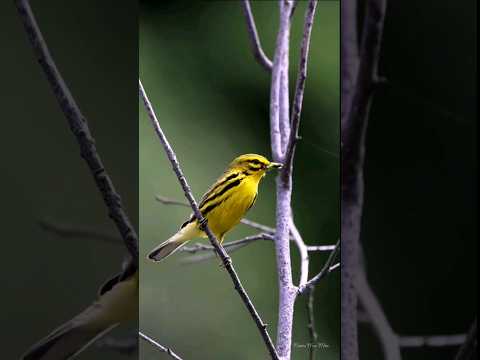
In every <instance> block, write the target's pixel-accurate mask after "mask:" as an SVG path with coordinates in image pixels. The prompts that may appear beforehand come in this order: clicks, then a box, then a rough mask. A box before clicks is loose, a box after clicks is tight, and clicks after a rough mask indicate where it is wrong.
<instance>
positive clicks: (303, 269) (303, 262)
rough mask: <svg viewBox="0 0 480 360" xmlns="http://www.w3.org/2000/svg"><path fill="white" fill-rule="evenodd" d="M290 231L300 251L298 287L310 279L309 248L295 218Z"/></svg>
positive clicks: (291, 220)
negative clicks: (296, 224)
mask: <svg viewBox="0 0 480 360" xmlns="http://www.w3.org/2000/svg"><path fill="white" fill-rule="evenodd" d="M290 232H291V234H292V237H293V241H294V242H295V244H296V245H297V248H298V252H299V253H300V281H299V283H298V287H302V286H303V285H305V284H306V283H307V281H308V267H309V259H308V248H307V246H306V245H305V242H304V241H303V239H302V236H301V235H300V232H299V231H298V229H297V227H296V226H295V223H294V221H293V218H291V219H290Z"/></svg>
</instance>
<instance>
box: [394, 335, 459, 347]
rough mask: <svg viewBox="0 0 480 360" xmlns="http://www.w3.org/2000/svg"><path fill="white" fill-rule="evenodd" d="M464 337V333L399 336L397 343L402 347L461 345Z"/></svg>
mask: <svg viewBox="0 0 480 360" xmlns="http://www.w3.org/2000/svg"><path fill="white" fill-rule="evenodd" d="M466 338H467V335H465V334H454V335H426V336H399V337H398V343H399V345H400V347H403V348H417V347H446V346H458V345H462V344H463V343H464V342H465V340H466Z"/></svg>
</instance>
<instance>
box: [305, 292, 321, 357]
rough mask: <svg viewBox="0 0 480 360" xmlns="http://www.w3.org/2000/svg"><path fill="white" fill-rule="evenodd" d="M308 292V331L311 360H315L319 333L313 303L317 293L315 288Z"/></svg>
mask: <svg viewBox="0 0 480 360" xmlns="http://www.w3.org/2000/svg"><path fill="white" fill-rule="evenodd" d="M306 292H307V295H308V297H307V319H308V320H307V329H308V334H309V336H310V345H311V346H309V350H310V351H309V359H310V360H314V359H315V348H316V346H315V344H316V343H317V341H318V334H317V331H316V330H315V312H314V309H313V303H314V298H315V295H314V292H315V286H309V287H308V288H307V290H306Z"/></svg>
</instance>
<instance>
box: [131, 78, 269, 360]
mask: <svg viewBox="0 0 480 360" xmlns="http://www.w3.org/2000/svg"><path fill="white" fill-rule="evenodd" d="M139 93H140V97H141V98H142V100H143V102H144V104H145V108H146V110H147V113H148V116H149V118H150V120H151V122H152V125H153V127H154V129H155V132H156V134H157V135H158V138H159V140H160V142H161V144H162V146H163V148H164V150H165V153H166V155H167V157H168V159H169V160H170V163H171V164H172V168H173V171H174V172H175V175H176V176H177V178H178V181H179V182H180V185H181V186H182V189H183V191H184V193H185V197H186V198H187V200H188V202H189V203H190V205H191V207H192V210H193V213H194V215H195V217H196V219H197V221H198V224H199V226H200V229H202V230H203V231H204V232H205V233H206V234H207V236H208V238H209V240H210V243H211V244H212V246H213V247H214V248H215V251H216V252H217V254H218V255H219V256H220V258H221V260H222V262H223V265H224V267H225V269H226V271H227V272H228V274H229V275H230V277H231V279H232V282H233V284H234V286H235V290H237V291H238V293H239V295H240V297H241V299H242V301H243V303H244V304H245V307H246V308H247V310H248V311H249V313H250V315H251V316H252V318H253V320H254V321H255V324H256V325H257V328H258V330H259V331H260V334H261V336H262V339H263V341H264V342H265V345H266V346H267V349H268V351H269V353H270V355H271V357H272V358H273V359H278V355H277V352H276V350H275V347H274V346H273V343H272V340H271V339H270V336H269V335H268V332H267V325H266V324H265V323H264V322H263V321H262V319H261V318H260V315H259V314H258V312H257V310H256V309H255V306H254V305H253V303H252V301H251V300H250V297H249V296H248V294H247V292H246V291H245V289H244V288H243V285H242V283H241V282H240V279H239V277H238V275H237V272H236V271H235V268H234V267H233V264H232V260H231V258H230V257H229V256H228V254H227V252H226V251H225V249H224V248H223V247H222V246H221V245H220V243H219V242H218V240H217V239H216V237H215V235H214V234H213V233H212V231H211V230H210V228H209V227H208V225H207V221H206V220H205V218H204V217H203V215H202V213H201V212H200V209H199V208H198V205H197V203H196V201H195V199H194V198H193V195H192V191H191V190H190V187H189V185H188V183H187V180H186V179H185V176H184V175H183V172H182V170H181V168H180V164H179V163H178V160H177V156H176V155H175V153H174V151H173V149H172V147H171V146H170V144H169V142H168V140H167V138H166V136H165V134H164V133H163V130H162V128H161V126H160V123H159V122H158V119H157V117H156V115H155V112H154V110H153V107H152V105H151V103H150V101H149V100H148V97H147V94H146V93H145V90H144V88H143V85H142V83H141V81H140V80H139Z"/></svg>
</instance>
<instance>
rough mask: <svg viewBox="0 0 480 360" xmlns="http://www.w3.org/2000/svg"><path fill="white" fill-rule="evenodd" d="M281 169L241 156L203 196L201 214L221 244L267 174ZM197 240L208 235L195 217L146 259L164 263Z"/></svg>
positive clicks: (260, 158)
mask: <svg viewBox="0 0 480 360" xmlns="http://www.w3.org/2000/svg"><path fill="white" fill-rule="evenodd" d="M282 166H283V165H282V164H281V163H277V162H271V161H269V160H268V159H267V158H266V157H264V156H262V155H258V154H244V155H240V156H238V157H236V158H235V159H234V160H233V161H232V162H231V163H230V165H229V166H228V167H227V169H226V170H225V172H224V173H223V174H222V175H221V176H220V178H218V180H217V181H216V182H215V183H214V184H213V185H212V186H211V187H210V188H209V189H208V191H207V192H206V193H205V194H204V195H203V197H202V200H201V202H200V204H199V209H200V212H201V214H202V215H203V217H204V218H205V219H206V220H207V223H208V227H209V228H210V230H211V231H212V232H213V234H214V235H215V236H216V237H217V239H218V240H219V242H220V244H221V243H222V242H223V240H224V237H225V234H226V233H227V232H228V231H230V230H231V229H232V228H233V227H234V226H235V225H237V224H238V223H239V222H240V220H241V219H242V217H243V216H244V215H245V213H246V212H247V211H248V210H249V209H250V208H251V207H252V206H253V205H254V204H255V201H256V199H257V192H258V185H259V183H260V181H261V180H262V179H263V177H264V176H265V174H266V173H267V171H270V170H272V169H280V168H282ZM198 237H200V238H206V237H207V235H206V234H205V232H204V231H202V230H201V229H200V224H199V223H198V221H197V219H196V217H195V215H194V214H192V215H191V216H190V218H189V219H188V220H187V221H185V222H184V223H183V224H182V226H181V227H180V229H179V230H178V232H177V233H176V234H175V235H173V236H172V237H170V238H169V239H168V240H166V241H165V242H163V243H161V244H160V245H158V246H157V247H155V248H154V249H153V250H152V251H151V252H150V253H149V254H148V255H147V258H148V259H150V260H153V261H155V262H158V261H161V260H163V259H165V258H167V257H168V256H170V255H172V254H173V253H174V252H175V251H177V250H178V249H180V248H181V247H182V246H184V245H185V244H186V243H187V242H188V241H190V240H192V239H194V238H198Z"/></svg>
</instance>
